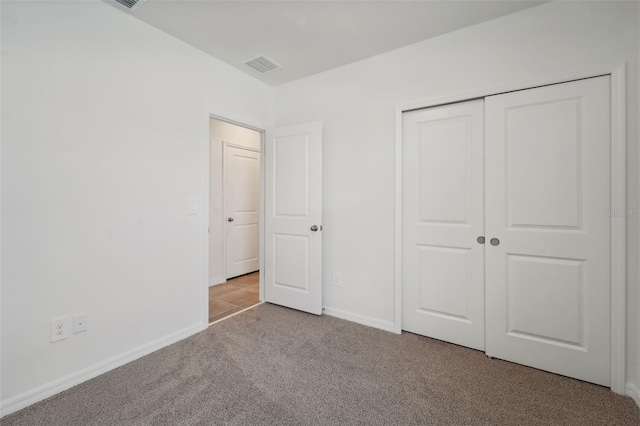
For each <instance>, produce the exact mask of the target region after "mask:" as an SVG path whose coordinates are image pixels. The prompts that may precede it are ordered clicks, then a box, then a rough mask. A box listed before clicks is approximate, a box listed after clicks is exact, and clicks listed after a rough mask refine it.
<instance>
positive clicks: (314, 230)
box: [309, 225, 318, 232]
mask: <svg viewBox="0 0 640 426" xmlns="http://www.w3.org/2000/svg"><path fill="white" fill-rule="evenodd" d="M309 229H311V230H312V231H313V232H316V231H317V230H318V225H313V226H312V227H311V228H309Z"/></svg>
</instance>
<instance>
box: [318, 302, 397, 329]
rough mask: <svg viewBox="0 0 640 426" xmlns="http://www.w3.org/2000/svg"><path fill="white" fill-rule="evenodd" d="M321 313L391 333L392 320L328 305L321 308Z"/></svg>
mask: <svg viewBox="0 0 640 426" xmlns="http://www.w3.org/2000/svg"><path fill="white" fill-rule="evenodd" d="M322 313H324V314H326V315H329V316H330V317H336V318H342V319H345V320H347V321H351V322H356V323H358V324H362V325H366V326H369V327H373V328H379V329H380V330H384V331H390V332H392V333H393V322H391V321H382V320H379V319H377V318H371V317H367V316H364V315H360V314H354V313H352V312H347V311H343V310H341V309H336V308H331V307H329V306H325V307H324V308H322Z"/></svg>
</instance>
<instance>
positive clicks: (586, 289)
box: [402, 76, 611, 386]
mask: <svg viewBox="0 0 640 426" xmlns="http://www.w3.org/2000/svg"><path fill="white" fill-rule="evenodd" d="M610 90H611V89H610V77H609V76H602V77H595V78H589V79H583V80H577V81H572V82H568V83H562V84H555V85H549V86H543V87H537V88H532V89H527V90H520V91H515V92H509V93H504V94H498V95H495V96H488V97H486V98H484V99H477V100H470V101H467V102H459V103H454V104H449V105H443V106H438V107H433V108H428V109H422V110H415V111H410V112H406V113H404V114H403V146H402V149H403V158H402V167H403V172H402V173H403V184H402V185H403V192H402V193H403V201H402V209H403V217H402V224H403V229H402V239H403V242H402V259H403V260H402V276H403V280H402V328H403V330H406V331H409V332H413V333H418V334H421V335H425V336H429V337H433V338H436V339H441V340H444V341H448V342H451V343H456V344H459V345H463V346H468V347H471V348H474V349H478V350H482V351H485V352H486V353H487V355H489V356H492V357H496V358H500V359H504V360H508V361H512V362H516V363H520V364H524V365H529V366H532V367H535V368H540V369H543V370H547V371H551V372H554V373H558V374H562V375H565V376H570V377H574V378H578V379H581V380H585V381H589V382H593V383H597V384H600V385H605V386H609V385H610V366H611V363H610V334H611V330H610V328H611V312H610V311H611V301H610V297H611V296H610V291H611V278H610V277H611V222H610V221H611V218H610V217H608V215H607V211H610V209H611V128H610V127H611V123H610V121H611V105H610V103H611V100H610V99H611V97H610Z"/></svg>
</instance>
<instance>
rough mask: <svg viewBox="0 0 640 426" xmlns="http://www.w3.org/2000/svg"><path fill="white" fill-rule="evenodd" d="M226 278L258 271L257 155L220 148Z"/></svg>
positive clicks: (258, 173) (227, 147)
mask: <svg viewBox="0 0 640 426" xmlns="http://www.w3.org/2000/svg"><path fill="white" fill-rule="evenodd" d="M223 169H224V209H225V217H226V221H227V222H226V224H227V256H226V257H227V278H233V277H237V276H238V275H243V274H248V273H249V272H254V271H257V270H258V269H259V268H260V223H259V222H260V153H259V152H257V151H255V150H251V149H245V148H240V147H236V146H232V145H228V144H225V145H224V164H223Z"/></svg>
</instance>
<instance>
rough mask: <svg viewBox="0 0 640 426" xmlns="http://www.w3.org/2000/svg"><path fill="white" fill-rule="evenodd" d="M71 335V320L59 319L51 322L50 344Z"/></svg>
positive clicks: (66, 318)
mask: <svg viewBox="0 0 640 426" xmlns="http://www.w3.org/2000/svg"><path fill="white" fill-rule="evenodd" d="M70 335H71V318H69V317H61V318H56V319H53V320H51V342H57V341H58V340H62V339H66V338H67V337H69V336H70Z"/></svg>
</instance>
